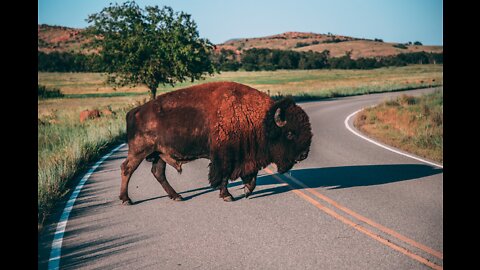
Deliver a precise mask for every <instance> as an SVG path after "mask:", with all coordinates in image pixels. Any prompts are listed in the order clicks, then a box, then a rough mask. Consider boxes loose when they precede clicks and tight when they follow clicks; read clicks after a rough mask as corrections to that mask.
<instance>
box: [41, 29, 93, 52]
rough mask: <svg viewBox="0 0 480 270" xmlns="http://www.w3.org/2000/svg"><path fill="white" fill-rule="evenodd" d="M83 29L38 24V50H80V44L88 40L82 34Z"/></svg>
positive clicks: (82, 50) (81, 50)
mask: <svg viewBox="0 0 480 270" xmlns="http://www.w3.org/2000/svg"><path fill="white" fill-rule="evenodd" d="M83 31H84V30H83V29H78V28H70V27H65V26H56V25H47V24H39V25H38V51H41V52H44V53H50V52H55V51H57V52H82V53H86V51H85V50H84V49H82V48H81V46H82V45H83V44H85V43H87V42H88V41H89V40H88V39H87V38H86V37H85V36H84V35H83Z"/></svg>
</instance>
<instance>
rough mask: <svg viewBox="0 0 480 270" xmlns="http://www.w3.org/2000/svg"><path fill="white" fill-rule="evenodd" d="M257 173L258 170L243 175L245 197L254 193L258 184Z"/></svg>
mask: <svg viewBox="0 0 480 270" xmlns="http://www.w3.org/2000/svg"><path fill="white" fill-rule="evenodd" d="M257 174H258V171H257V172H255V173H252V174H249V175H245V176H242V181H243V183H244V184H245V186H244V187H243V192H244V193H245V198H248V196H250V195H251V194H252V193H253V190H254V189H255V187H256V186H257Z"/></svg>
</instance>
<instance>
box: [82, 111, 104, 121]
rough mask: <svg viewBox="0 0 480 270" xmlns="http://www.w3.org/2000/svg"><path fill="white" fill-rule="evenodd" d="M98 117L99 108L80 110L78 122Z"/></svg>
mask: <svg viewBox="0 0 480 270" xmlns="http://www.w3.org/2000/svg"><path fill="white" fill-rule="evenodd" d="M99 117H100V111H99V110H84V111H81V112H80V123H83V122H84V121H85V120H87V119H95V118H99Z"/></svg>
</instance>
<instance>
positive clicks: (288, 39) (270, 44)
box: [217, 32, 443, 59]
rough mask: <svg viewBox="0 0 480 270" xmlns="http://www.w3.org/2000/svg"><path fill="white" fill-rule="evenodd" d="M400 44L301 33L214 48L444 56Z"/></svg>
mask: <svg viewBox="0 0 480 270" xmlns="http://www.w3.org/2000/svg"><path fill="white" fill-rule="evenodd" d="M399 44H400V43H389V42H383V41H381V40H379V39H377V40H369V39H361V38H354V37H348V36H341V35H333V34H316V33H304V32H286V33H283V34H278V35H273V36H266V37H257V38H241V39H232V40H229V41H226V42H224V43H222V44H218V45H217V50H221V49H226V50H233V51H235V52H236V53H237V54H241V53H242V51H244V50H248V49H251V48H269V49H280V50H293V51H310V50H311V51H314V52H322V51H324V50H329V51H330V56H332V57H339V56H343V55H345V52H347V51H351V57H352V58H353V59H358V58H360V57H365V58H370V57H379V56H389V55H397V54H400V53H409V52H420V51H425V52H435V53H441V52H443V46H421V45H413V44H412V45H408V44H404V45H406V49H401V48H397V47H394V45H399Z"/></svg>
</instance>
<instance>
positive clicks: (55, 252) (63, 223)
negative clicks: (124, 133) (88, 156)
mask: <svg viewBox="0 0 480 270" xmlns="http://www.w3.org/2000/svg"><path fill="white" fill-rule="evenodd" d="M124 145H125V143H122V144H120V145H119V146H117V147H115V148H114V149H113V150H112V151H110V153H108V154H106V155H104V156H103V157H102V158H101V159H100V160H99V161H97V162H96V163H95V165H93V166H92V167H90V169H89V170H88V171H87V173H85V175H84V176H83V177H82V179H81V180H80V182H79V183H78V185H77V186H76V187H75V190H74V191H73V193H72V195H71V196H70V199H69V200H68V201H67V204H66V205H65V208H64V209H63V212H62V215H61V216H60V220H59V221H58V223H57V230H56V231H55V234H54V236H53V241H52V249H51V250H50V258H49V259H48V269H49V270H50V269H59V268H60V257H61V253H62V242H63V235H64V233H65V228H66V227H67V221H68V217H69V216H70V212H71V211H72V208H73V204H74V203H75V200H76V199H77V196H78V194H79V193H80V191H81V190H82V188H83V185H84V184H85V182H87V180H88V178H89V177H90V176H91V175H92V173H93V172H94V171H95V170H96V169H97V168H98V166H100V164H102V163H103V162H104V161H105V160H106V159H107V158H108V157H110V156H111V155H112V154H113V153H115V152H116V151H118V149H120V148H121V147H123V146H124Z"/></svg>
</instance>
